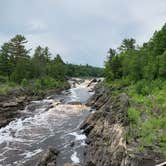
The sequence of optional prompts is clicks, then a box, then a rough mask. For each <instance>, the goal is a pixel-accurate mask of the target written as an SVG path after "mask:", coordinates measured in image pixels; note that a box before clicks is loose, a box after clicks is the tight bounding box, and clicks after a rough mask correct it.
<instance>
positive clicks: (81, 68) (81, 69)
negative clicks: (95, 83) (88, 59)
mask: <svg viewBox="0 0 166 166" xmlns="http://www.w3.org/2000/svg"><path fill="white" fill-rule="evenodd" d="M103 75H104V72H103V69H102V68H99V67H93V66H90V65H74V64H66V76H69V77H103Z"/></svg>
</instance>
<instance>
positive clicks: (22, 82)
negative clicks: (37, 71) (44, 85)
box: [21, 78, 29, 87]
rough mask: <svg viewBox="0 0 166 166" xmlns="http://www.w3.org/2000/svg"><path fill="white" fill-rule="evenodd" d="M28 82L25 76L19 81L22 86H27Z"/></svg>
mask: <svg viewBox="0 0 166 166" xmlns="http://www.w3.org/2000/svg"><path fill="white" fill-rule="evenodd" d="M28 84H29V82H28V80H27V79H25V78H24V79H23V80H22V81H21V86H22V87H27V86H28Z"/></svg>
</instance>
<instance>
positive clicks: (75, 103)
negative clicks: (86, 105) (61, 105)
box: [67, 101, 82, 105]
mask: <svg viewBox="0 0 166 166" xmlns="http://www.w3.org/2000/svg"><path fill="white" fill-rule="evenodd" d="M67 104H70V105H82V103H81V102H79V101H71V102H68V103H67Z"/></svg>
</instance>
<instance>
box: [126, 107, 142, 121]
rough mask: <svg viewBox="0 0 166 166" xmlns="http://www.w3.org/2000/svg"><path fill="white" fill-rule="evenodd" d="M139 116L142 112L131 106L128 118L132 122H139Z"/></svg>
mask: <svg viewBox="0 0 166 166" xmlns="http://www.w3.org/2000/svg"><path fill="white" fill-rule="evenodd" d="M139 117H140V112H139V111H137V110H136V109H135V108H132V107H131V108H129V109H128V118H129V121H130V123H132V124H138V121H139Z"/></svg>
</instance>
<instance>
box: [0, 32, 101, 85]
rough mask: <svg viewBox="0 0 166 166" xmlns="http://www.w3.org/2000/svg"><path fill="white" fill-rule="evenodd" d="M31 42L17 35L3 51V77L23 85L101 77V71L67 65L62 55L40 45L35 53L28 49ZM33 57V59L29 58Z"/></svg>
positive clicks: (0, 58) (0, 61)
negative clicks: (50, 80) (54, 54)
mask: <svg viewBox="0 0 166 166" xmlns="http://www.w3.org/2000/svg"><path fill="white" fill-rule="evenodd" d="M27 42H28V41H27V40H26V38H25V37H24V36H22V35H16V36H15V37H14V38H12V39H11V40H10V41H9V42H7V43H4V44H3V45H2V46H1V49H0V76H1V78H0V79H1V80H3V77H5V78H7V79H8V80H9V81H12V82H16V83H19V84H20V83H21V82H22V81H23V80H24V82H25V80H34V79H40V78H43V77H47V78H48V77H51V78H53V79H55V80H58V81H64V80H65V79H66V78H67V77H69V76H70V77H85V76H93V77H97V76H102V69H101V68H97V67H92V66H89V65H85V66H84V65H73V64H65V63H64V61H63V60H62V58H61V56H60V55H59V54H57V55H56V56H55V58H52V57H53V55H52V54H51V53H50V51H49V48H48V47H45V48H42V47H41V46H38V47H37V48H36V49H35V51H34V54H33V55H31V54H30V52H31V50H28V49H27V48H26V46H25V45H26V43H27ZM30 55H31V56H30Z"/></svg>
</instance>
